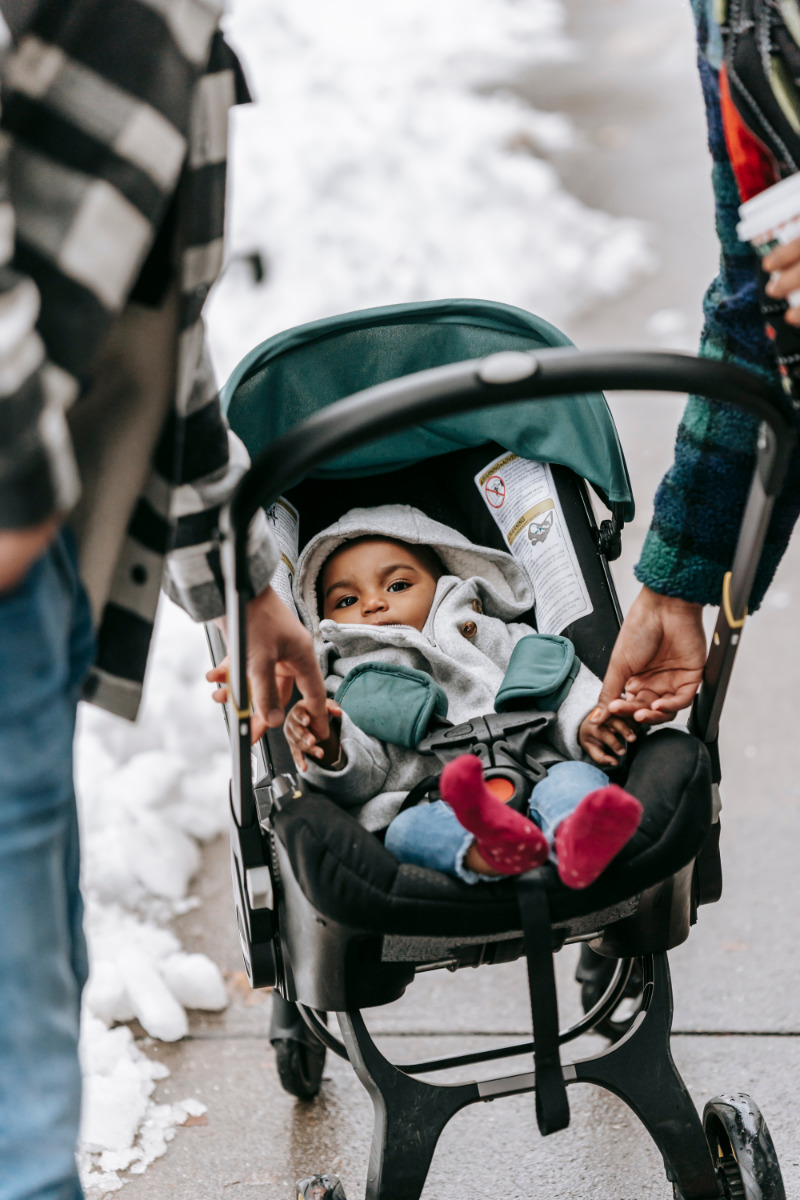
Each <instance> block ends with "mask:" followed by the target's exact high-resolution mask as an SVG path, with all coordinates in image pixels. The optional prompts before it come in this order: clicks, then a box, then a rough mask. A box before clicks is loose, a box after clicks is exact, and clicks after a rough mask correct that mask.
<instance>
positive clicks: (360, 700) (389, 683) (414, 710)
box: [336, 663, 447, 750]
mask: <svg viewBox="0 0 800 1200" xmlns="http://www.w3.org/2000/svg"><path fill="white" fill-rule="evenodd" d="M336 703H337V704H340V705H341V706H342V708H343V709H344V711H345V712H346V713H347V715H348V717H349V718H350V720H351V721H352V722H353V724H354V725H357V726H358V728H359V729H363V731H364V733H367V734H369V735H370V737H375V738H378V739H379V740H380V741H382V742H391V743H392V745H395V746H406V747H407V748H408V749H409V750H416V748H417V746H418V745H419V743H420V742H421V741H422V739H423V738H424V737H425V734H426V733H427V732H428V726H429V725H430V723H431V718H432V717H433V716H434V715H435V716H439V717H446V716H447V696H446V695H445V694H444V692H443V691H442V689H441V688H440V687H439V684H438V683H435V682H434V681H433V679H431V677H430V675H426V674H425V672H424V671H418V670H416V668H415V667H401V666H396V665H394V664H393V663H360V664H359V665H358V666H357V667H353V670H352V671H349V672H348V674H347V675H346V676H345V679H344V681H343V683H342V685H341V687H340V688H339V690H338V691H337V693H336Z"/></svg>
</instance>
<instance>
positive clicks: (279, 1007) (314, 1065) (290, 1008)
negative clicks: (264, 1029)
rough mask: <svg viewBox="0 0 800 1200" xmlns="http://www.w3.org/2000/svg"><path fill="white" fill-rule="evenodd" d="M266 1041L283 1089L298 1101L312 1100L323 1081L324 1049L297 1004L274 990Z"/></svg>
mask: <svg viewBox="0 0 800 1200" xmlns="http://www.w3.org/2000/svg"><path fill="white" fill-rule="evenodd" d="M323 1019H324V1017H323ZM269 1040H270V1041H271V1042H272V1046H273V1049H274V1051H275V1063H276V1065H277V1068H278V1078H279V1079H280V1081H281V1087H282V1088H283V1090H284V1091H285V1092H288V1093H289V1095H290V1096H297V1098H298V1099H299V1100H313V1098H314V1096H316V1094H317V1092H318V1091H319V1089H320V1085H321V1083H322V1072H323V1069H324V1067H325V1055H326V1050H325V1047H324V1046H323V1045H322V1042H320V1041H319V1039H318V1038H316V1037H314V1034H313V1033H312V1032H311V1030H310V1029H309V1028H308V1026H307V1025H306V1023H305V1021H304V1020H303V1018H302V1017H301V1016H300V1013H299V1012H298V1009H297V1005H295V1004H292V1003H290V1002H289V1001H288V1000H284V999H283V997H282V996H279V995H278V993H277V992H273V994H272V1018H271V1020H270V1029H269Z"/></svg>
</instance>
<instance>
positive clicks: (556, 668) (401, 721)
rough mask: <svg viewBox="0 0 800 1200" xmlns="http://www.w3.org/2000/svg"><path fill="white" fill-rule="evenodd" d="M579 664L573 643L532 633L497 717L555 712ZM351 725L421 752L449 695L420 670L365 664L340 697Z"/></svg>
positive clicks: (518, 651)
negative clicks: (526, 710)
mask: <svg viewBox="0 0 800 1200" xmlns="http://www.w3.org/2000/svg"><path fill="white" fill-rule="evenodd" d="M579 667H580V662H579V660H578V658H577V656H576V654H575V648H574V646H573V645H572V642H571V641H570V640H569V639H568V638H564V637H557V636H556V635H555V634H539V633H537V634H531V636H530V637H525V638H523V639H522V641H520V642H517V644H516V646H515V647H514V649H513V651H512V653H511V659H510V661H509V664H508V670H507V671H506V674H505V678H504V679H503V682H502V684H501V685H500V690H499V691H498V693H497V697H496V699H495V703H494V707H495V711H496V712H499V713H500V712H508V711H513V710H514V709H518V708H539V709H541V710H542V711H544V712H555V711H556V710H557V709H558V708H559V707H560V706H561V705H562V704H563V703H564V700H565V699H566V697H567V694H568V692H569V689H570V688H571V687H572V682H573V680H574V679H575V676H576V675H577V673H578V668H579ZM336 703H337V704H340V705H341V706H342V708H343V709H344V711H345V712H346V713H347V715H348V717H350V720H351V721H352V722H353V724H354V725H357V726H358V728H359V729H362V730H363V731H364V733H366V734H369V736H370V737H375V738H378V739H379V741H381V742H389V743H391V744H392V745H393V746H405V747H406V748H407V749H409V750H416V748H417V746H418V745H419V744H420V742H421V741H422V739H423V738H424V737H425V735H426V734H427V733H428V729H429V726H430V723H431V720H432V719H433V717H434V716H436V717H441V718H445V717H446V716H447V696H446V695H445V693H444V691H443V690H442V688H441V687H440V686H439V684H438V683H435V682H434V680H433V679H431V677H430V675H427V674H426V673H425V672H424V671H418V670H416V668H415V667H402V666H399V665H396V664H394V663H360V664H359V666H357V667H353V670H352V671H350V672H348V674H347V675H346V676H345V678H344V680H343V682H342V684H341V686H340V687H339V690H338V691H337V693H336Z"/></svg>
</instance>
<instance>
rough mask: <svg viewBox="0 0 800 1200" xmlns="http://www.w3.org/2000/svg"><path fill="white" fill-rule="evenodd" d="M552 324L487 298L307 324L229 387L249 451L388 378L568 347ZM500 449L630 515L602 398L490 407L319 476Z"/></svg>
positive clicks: (410, 434) (389, 440) (264, 349)
mask: <svg viewBox="0 0 800 1200" xmlns="http://www.w3.org/2000/svg"><path fill="white" fill-rule="evenodd" d="M571 345H572V343H571V342H570V340H569V338H567V337H565V336H564V334H563V333H560V332H559V331H558V330H557V329H556V328H555V327H554V326H552V325H549V324H548V323H547V321H543V320H542V319H541V317H535V316H533V315H532V314H531V313H527V312H525V311H524V310H523V309H520V308H512V307H511V306H509V305H507V304H494V303H492V302H490V301H488V300H434V301H428V302H424V303H419V304H395V305H391V306H389V307H386V308H372V309H365V310H364V311H362V312H354V313H345V314H344V315H343V316H336V317H327V318H325V319H324V320H322V321H313V322H312V323H311V324H309V325H300V326H298V327H297V328H295V329H289V330H287V331H286V332H285V333H279V334H277V335H276V336H275V337H272V338H268V339H267V341H265V342H262V343H261V345H260V346H257V347H256V348H255V350H252V351H251V352H250V354H248V355H247V356H246V358H244V359H243V360H242V361H241V362H240V363H239V365H238V367H237V368H236V369H235V371H234V372H233V374H232V375H231V377H230V379H229V380H228V382H227V383H226V384H225V387H224V388H223V391H222V402H223V407H224V409H225V410H226V412H227V414H228V419H229V421H230V424H231V427H232V428H233V429H234V431H235V432H236V433H238V435H239V436H240V437H241V439H242V441H243V442H244V443H245V445H246V446H247V449H248V450H249V451H250V454H251V455H256V454H258V453H259V452H260V451H262V450H263V449H265V448H266V447H267V446H268V445H269V444H270V443H271V442H272V441H273V440H274V439H275V438H276V437H279V436H280V434H282V433H284V432H285V431H286V430H287V429H289V428H290V427H291V426H293V425H296V424H298V422H300V421H302V420H304V419H305V418H306V417H309V416H311V415H312V413H315V412H316V411H317V410H318V409H320V408H324V407H325V406H326V405H328V404H332V403H333V402H334V401H335V400H341V399H342V398H343V397H344V396H349V395H351V394H352V393H353V392H359V391H362V390H363V389H364V388H368V387H372V386H374V385H375V384H378V383H384V382H385V381H386V380H389V379H397V378H399V377H400V376H402V375H410V374H413V373H414V372H415V371H423V370H426V369H427V368H429V367H440V366H444V365H445V364H447V363H453V362H460V361H462V360H464V359H470V358H482V357H484V356H485V355H487V354H495V353H497V352H498V351H501V350H542V349H546V348H548V347H552V346H571ZM485 442H499V443H500V445H501V446H503V447H504V448H505V449H507V450H511V451H513V452H514V453H516V454H519V455H521V456H522V457H523V458H532V459H536V460H538V461H541V462H551V463H561V464H562V465H563V466H566V467H571V468H572V470H573V471H575V472H577V474H578V475H581V476H583V478H584V479H587V480H588V481H589V482H590V483H591V484H592V485H593V486H594V487H595V488H596V490H597V491H598V493H599V494H600V496H601V497H602V498H603V500H605V501H606V502H607V503H608V502H616V503H620V504H623V505H624V506H625V519H626V520H631V519H632V517H633V511H634V509H633V495H632V493H631V486H630V480H629V478H628V470H627V467H626V465H625V458H624V455H623V453H622V447H621V446H620V443H619V438H618V436H617V431H616V428H615V426H614V421H613V419H612V416H611V413H610V412H609V409H608V405H607V404H606V401H605V398H604V397H603V396H602V394H601V393H599V392H593V393H585V394H582V395H579V396H576V397H574V398H573V397H570V398H569V400H566V399H563V398H562V399H552V400H537V401H532V402H531V403H529V404H528V403H525V402H517V403H516V404H502V405H494V406H493V407H491V408H487V409H483V410H481V411H480V412H470V413H464V414H456V415H453V416H449V417H443V418H441V419H440V420H438V421H431V422H429V423H428V424H425V425H416V426H413V427H412V428H410V429H407V430H405V431H404V432H402V433H397V434H393V435H392V436H390V437H385V438H381V439H380V440H379V441H376V442H373V443H371V444H370V445H368V446H362V447H361V448H360V449H358V450H353V451H351V452H350V453H349V454H344V455H341V456H340V457H338V458H336V459H332V460H331V461H330V462H328V463H326V464H325V466H324V467H321V468H320V469H319V470H318V471H317V472H315V474H317V475H318V476H320V477H322V478H342V477H346V476H357V475H372V474H375V473H377V472H379V471H391V470H397V469H399V468H400V467H404V466H408V465H409V464H410V463H413V462H419V461H420V460H421V459H424V458H431V457H433V456H434V455H437V454H445V453H447V452H448V451H450V450H459V449H463V448H464V447H468V446H480V445H483V444H484V443H485Z"/></svg>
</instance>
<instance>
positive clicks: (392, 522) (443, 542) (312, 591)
mask: <svg viewBox="0 0 800 1200" xmlns="http://www.w3.org/2000/svg"><path fill="white" fill-rule="evenodd" d="M361 537H386V538H392V539H393V540H394V541H398V542H407V543H409V545H412V546H414V545H419V546H429V547H430V548H431V550H433V551H434V552H435V554H436V555H437V556H438V557H439V558H440V559H441V561H442V563H443V565H444V568H445V571H446V572H447V574H448V575H456V576H458V577H459V578H460V579H472V578H474V577H477V578H478V579H479V580H480V581H481V596H482V599H483V606H484V611H485V612H486V613H487V614H488V615H489V616H495V617H500V618H501V619H502V620H504V621H509V620H513V619H514V618H517V617H519V616H521V615H522V613H524V612H527V610H528V609H529V608H532V607H533V588H532V587H531V583H530V580H529V578H528V575H527V573H526V572H525V571H524V570H523V568H522V567H521V566H520V565H519V564H518V563H517V562H516V560H515V559H514V558H512V556H511V555H510V554H506V553H505V552H504V551H502V550H494V549H492V548H491V547H489V546H475V545H473V544H472V542H470V541H469V539H468V538H465V537H464V535H463V534H461V533H459V532H458V531H457V530H455V529H451V528H450V527H449V526H447V525H442V523H441V522H440V521H434V520H433V519H432V518H431V517H428V516H426V515H425V513H423V512H420V510H419V509H418V508H412V507H411V506H410V505H407V504H382V505H379V506H378V507H377V508H351V509H350V511H349V512H347V513H345V515H344V516H343V517H341V518H340V519H339V520H338V521H335V522H334V523H333V525H329V526H328V528H327V529H323V530H322V531H321V532H320V533H318V534H317V535H316V537H313V538H312V539H311V541H310V542H309V543H308V545H307V546H306V547H305V548H304V549H303V552H302V553H301V555H300V559H299V561H298V564H297V573H296V575H295V579H294V592H295V600H296V601H297V607H298V611H299V613H300V617H301V619H302V620H303V622H304V624H305V625H306V626H307V627H308V628H309V629H311V630H312V631H313V632H314V633H316V632H317V630H318V628H319V622H320V617H319V611H318V600H317V581H318V579H319V574H320V571H321V570H322V568H323V566H324V565H325V563H326V562H327V560H328V559H329V558H330V556H331V554H333V552H334V550H336V549H338V547H339V546H341V545H342V544H343V543H344V542H349V541H352V540H353V539H355V538H361Z"/></svg>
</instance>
